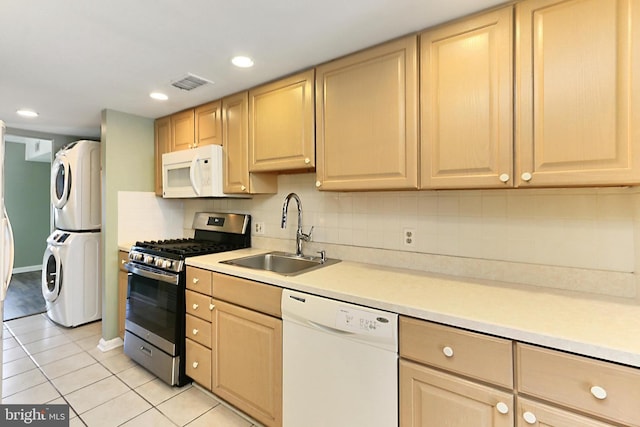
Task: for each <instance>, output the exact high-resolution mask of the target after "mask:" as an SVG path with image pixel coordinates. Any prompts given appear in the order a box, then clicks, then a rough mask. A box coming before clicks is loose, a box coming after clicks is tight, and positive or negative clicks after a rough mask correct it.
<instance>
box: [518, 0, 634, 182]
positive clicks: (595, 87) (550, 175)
mask: <svg viewBox="0 0 640 427" xmlns="http://www.w3.org/2000/svg"><path fill="white" fill-rule="evenodd" d="M638 6H639V5H638V2H637V1H636V0H574V1H559V0H528V1H524V2H521V3H518V4H517V5H516V11H517V13H516V25H517V29H518V31H517V33H518V36H517V37H518V38H517V42H516V73H515V76H516V100H517V103H516V153H517V161H516V168H517V169H516V174H517V175H516V178H517V182H516V184H517V185H518V186H521V187H528V186H574V185H575V186H580V185H585V186H586V185H600V184H602V185H620V184H633V183H636V184H637V183H639V182H640V120H638V117H640V81H639V80H638V78H639V77H640V50H639V49H638V46H640V28H638V26H639V25H640V7H638Z"/></svg>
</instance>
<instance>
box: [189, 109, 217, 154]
mask: <svg viewBox="0 0 640 427" xmlns="http://www.w3.org/2000/svg"><path fill="white" fill-rule="evenodd" d="M221 105H222V103H221V102H220V101H215V102H210V103H208V104H205V105H201V106H200V107H197V108H196V109H195V112H194V117H195V121H196V123H195V133H196V135H195V145H196V146H197V147H200V146H202V145H211V144H214V145H222V114H221V113H222V111H221Z"/></svg>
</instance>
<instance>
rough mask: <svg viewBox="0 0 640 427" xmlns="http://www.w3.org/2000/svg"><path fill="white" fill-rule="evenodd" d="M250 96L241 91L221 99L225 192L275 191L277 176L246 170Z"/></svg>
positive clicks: (247, 163) (247, 168)
mask: <svg viewBox="0 0 640 427" xmlns="http://www.w3.org/2000/svg"><path fill="white" fill-rule="evenodd" d="M248 105H249V96H248V94H247V92H241V93H238V94H235V95H231V96H228V97H226V98H224V99H223V100H222V140H223V143H222V149H223V152H224V156H223V158H224V168H223V169H224V187H223V188H224V192H225V193H228V194H234V193H235V194H258V193H276V192H277V176H276V175H274V174H250V173H249V142H248V136H247V135H248V133H249V115H248Z"/></svg>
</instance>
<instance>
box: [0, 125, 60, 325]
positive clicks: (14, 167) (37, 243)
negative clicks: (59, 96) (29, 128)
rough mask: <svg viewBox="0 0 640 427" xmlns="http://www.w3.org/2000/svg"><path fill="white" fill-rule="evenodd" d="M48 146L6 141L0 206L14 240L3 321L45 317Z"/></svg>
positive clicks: (39, 142) (34, 140)
mask: <svg viewBox="0 0 640 427" xmlns="http://www.w3.org/2000/svg"><path fill="white" fill-rule="evenodd" d="M52 146H53V141H52V140H50V139H38V138H31V137H23V136H14V135H6V136H5V165H4V169H5V180H4V182H5V205H6V208H7V213H8V215H9V219H10V221H11V225H12V227H13V235H14V240H15V243H14V247H15V248H14V253H15V256H14V265H13V267H14V270H13V276H12V278H11V282H10V285H9V289H8V290H7V296H6V299H5V302H4V315H3V318H4V319H3V320H5V321H6V320H11V319H15V318H18V317H24V316H29V315H32V314H36V313H43V312H45V311H46V304H45V301H44V297H43V296H42V286H41V274H42V273H41V272H42V256H43V254H44V251H45V249H46V247H47V242H46V239H47V237H48V236H49V234H50V233H51V198H50V195H49V187H50V174H51V157H52V156H51V151H52Z"/></svg>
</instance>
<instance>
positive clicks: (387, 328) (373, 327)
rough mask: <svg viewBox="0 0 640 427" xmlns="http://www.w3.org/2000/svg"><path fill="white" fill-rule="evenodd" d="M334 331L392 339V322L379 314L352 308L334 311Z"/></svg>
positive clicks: (340, 308) (341, 308)
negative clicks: (339, 330)
mask: <svg viewBox="0 0 640 427" xmlns="http://www.w3.org/2000/svg"><path fill="white" fill-rule="evenodd" d="M335 327H336V329H341V330H343V331H348V332H353V333H356V334H361V335H362V334H364V335H371V336H376V337H392V336H393V334H394V331H393V328H392V322H391V321H390V319H389V318H388V317H385V315H384V314H381V313H371V312H368V311H365V310H359V309H356V308H352V307H339V308H338V310H336V323H335Z"/></svg>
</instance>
